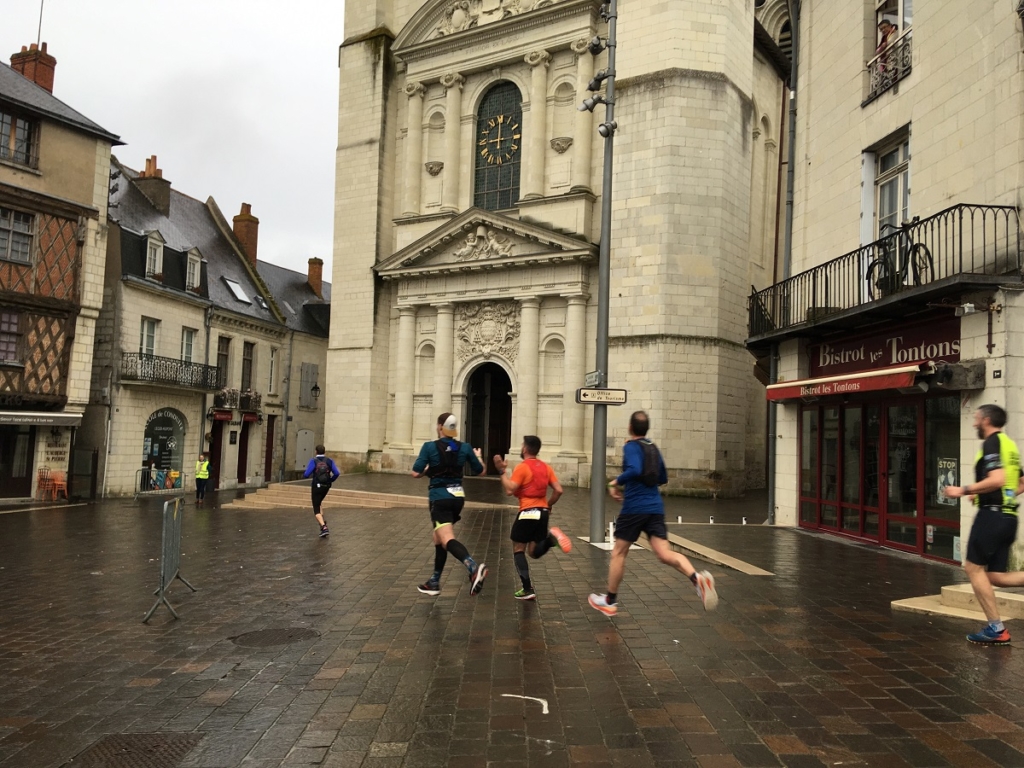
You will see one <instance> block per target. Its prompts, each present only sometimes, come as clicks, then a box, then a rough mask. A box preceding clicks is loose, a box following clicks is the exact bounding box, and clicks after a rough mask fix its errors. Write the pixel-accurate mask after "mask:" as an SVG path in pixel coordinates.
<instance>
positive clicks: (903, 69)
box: [861, 29, 914, 106]
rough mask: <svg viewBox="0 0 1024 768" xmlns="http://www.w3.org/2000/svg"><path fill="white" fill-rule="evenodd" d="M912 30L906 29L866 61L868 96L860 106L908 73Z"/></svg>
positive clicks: (910, 59)
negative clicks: (868, 77)
mask: <svg viewBox="0 0 1024 768" xmlns="http://www.w3.org/2000/svg"><path fill="white" fill-rule="evenodd" d="M913 32H914V30H912V29H908V30H907V31H905V32H904V33H903V34H902V35H900V36H899V37H898V38H897V39H896V40H894V41H893V42H891V43H890V44H889V46H888V47H887V48H886V49H885V50H884V51H882V52H881V53H879V54H878V55H877V56H875V58H873V59H872V60H871V61H869V62H868V74H869V75H870V78H871V80H870V84H869V85H868V97H867V98H866V99H864V102H863V103H862V104H861V106H865V105H866V104H869V103H870V102H872V101H874V100H875V99H877V98H878V97H879V96H881V95H882V94H883V93H885V92H886V91H888V90H889V89H890V88H892V87H893V86H894V85H896V83H898V82H899V81H900V80H902V79H903V78H904V77H906V76H907V75H909V74H910V70H911V66H912V64H913V58H914V45H913V43H914V40H913Z"/></svg>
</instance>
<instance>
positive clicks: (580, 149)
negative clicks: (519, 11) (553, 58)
mask: <svg viewBox="0 0 1024 768" xmlns="http://www.w3.org/2000/svg"><path fill="white" fill-rule="evenodd" d="M589 44H590V41H589V40H577V41H576V42H575V43H573V44H572V51H573V53H575V54H576V101H577V102H582V101H583V99H585V98H587V97H588V96H590V95H591V93H590V91H588V90H587V86H588V85H589V84H590V81H591V79H593V77H594V57H593V56H592V55H591V54H590V51H588V50H587V46H588V45H589ZM598 109H600V107H598ZM595 130H597V128H596V126H595V125H594V120H593V115H592V113H590V112H577V113H576V130H575V135H574V137H573V138H574V140H573V144H572V187H571V190H572V191H573V192H576V191H581V192H582V191H585V192H591V191H593V190H592V188H591V182H590V165H591V162H593V157H592V153H593V146H594V131H595Z"/></svg>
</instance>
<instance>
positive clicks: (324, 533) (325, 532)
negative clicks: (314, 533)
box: [320, 525, 331, 539]
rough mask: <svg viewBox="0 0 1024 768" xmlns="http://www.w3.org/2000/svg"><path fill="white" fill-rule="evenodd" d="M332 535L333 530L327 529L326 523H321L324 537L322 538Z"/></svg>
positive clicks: (321, 531) (321, 536) (321, 534)
mask: <svg viewBox="0 0 1024 768" xmlns="http://www.w3.org/2000/svg"><path fill="white" fill-rule="evenodd" d="M330 535H331V532H330V531H329V530H327V526H326V525H321V526H320V538H321V539H322V538H324V537H326V536H330Z"/></svg>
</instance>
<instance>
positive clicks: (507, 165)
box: [473, 82, 523, 211]
mask: <svg viewBox="0 0 1024 768" xmlns="http://www.w3.org/2000/svg"><path fill="white" fill-rule="evenodd" d="M522 123H523V97H522V94H520V93H519V89H518V88H517V87H516V86H515V84H514V83H507V82H506V83H499V84H498V85H496V86H494V87H493V88H491V90H489V91H488V92H487V95H486V96H484V99H483V101H482V102H480V111H479V112H478V113H477V119H476V166H475V168H476V173H475V175H474V186H473V190H474V194H473V205H475V206H477V207H478V208H483V209H484V210H488V211H501V210H504V209H506V208H511V207H512V206H514V205H515V204H516V203H517V202H519V164H520V158H521V157H522V153H523V146H522V145H523V141H522V133H523V131H522Z"/></svg>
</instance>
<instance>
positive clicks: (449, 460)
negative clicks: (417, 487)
mask: <svg viewBox="0 0 1024 768" xmlns="http://www.w3.org/2000/svg"><path fill="white" fill-rule="evenodd" d="M434 446H435V447H436V448H437V453H438V455H439V456H440V457H441V463H440V464H438V465H437V466H436V467H427V471H426V472H424V474H425V475H426V476H427V477H429V478H431V479H433V478H435V477H436V478H441V479H444V480H461V479H462V469H463V462H461V461H459V454H460V453H462V444H461V443H460V442H459V441H458V440H451V439H447V440H435V441H434Z"/></svg>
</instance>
